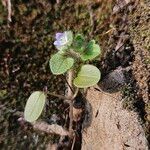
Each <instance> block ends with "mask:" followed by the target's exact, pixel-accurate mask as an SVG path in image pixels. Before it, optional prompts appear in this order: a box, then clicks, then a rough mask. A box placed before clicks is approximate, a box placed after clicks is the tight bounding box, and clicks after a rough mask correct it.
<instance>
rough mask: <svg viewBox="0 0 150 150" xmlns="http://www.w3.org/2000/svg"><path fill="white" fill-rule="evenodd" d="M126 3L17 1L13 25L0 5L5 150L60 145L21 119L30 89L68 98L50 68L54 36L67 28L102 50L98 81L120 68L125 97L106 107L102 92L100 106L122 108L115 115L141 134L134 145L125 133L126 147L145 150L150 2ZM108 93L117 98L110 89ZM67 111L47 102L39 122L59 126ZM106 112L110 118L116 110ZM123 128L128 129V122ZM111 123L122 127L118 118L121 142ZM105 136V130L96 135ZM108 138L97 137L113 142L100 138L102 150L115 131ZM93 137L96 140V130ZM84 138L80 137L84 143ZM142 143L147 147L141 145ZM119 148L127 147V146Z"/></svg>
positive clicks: (1, 139)
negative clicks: (99, 46)
mask: <svg viewBox="0 0 150 150" xmlns="http://www.w3.org/2000/svg"><path fill="white" fill-rule="evenodd" d="M122 2H124V3H122ZM122 2H121V1H117V2H116V3H115V2H113V1H112V0H110V1H107V0H104V1H101V0H94V1H93V2H92V3H90V2H89V1H78V0H76V1H70V0H66V1H64V0H60V1H57V2H56V1H55V0H52V1H48V0H47V1H42V0H32V1H28V0H12V1H11V3H12V22H11V23H9V26H8V22H7V10H6V8H4V7H3V6H2V4H1V2H0V30H1V34H0V51H1V53H0V123H1V126H0V145H1V149H5V150H6V149H21V150H23V149H46V148H47V145H49V142H50V141H53V143H55V142H57V141H58V140H59V137H58V136H56V135H47V134H44V133H39V132H36V131H33V129H32V127H31V126H30V125H29V124H22V123H21V122H19V121H18V118H19V117H20V116H21V115H22V112H23V111H24V106H25V103H26V99H27V98H28V97H29V95H30V94H31V92H33V91H35V90H44V89H48V90H50V91H52V92H53V91H55V92H57V93H60V94H64V93H65V86H64V84H65V80H64V77H62V76H53V75H52V74H51V73H50V69H49V64H48V61H49V58H50V55H51V54H53V53H55V52H56V50H55V47H54V46H53V42H54V35H55V33H56V32H59V31H65V30H72V31H73V32H74V33H83V34H84V35H85V36H86V38H87V39H90V38H94V39H95V40H96V41H97V42H98V43H99V44H100V45H101V49H102V51H103V54H102V55H101V57H100V60H96V61H95V62H94V64H96V65H97V67H99V68H100V70H101V72H102V79H101V81H102V82H101V83H103V82H104V81H106V80H107V77H109V76H108V75H109V73H111V72H113V71H114V70H115V69H117V68H118V67H121V68H123V70H124V73H123V74H124V76H125V82H123V84H121V86H119V87H118V85H117V87H118V89H117V87H116V89H117V91H118V90H119V91H120V93H121V94H119V97H121V102H120V101H119V100H113V99H111V98H110V97H109V98H110V101H109V103H108V104H107V103H106V102H105V101H104V99H105V98H108V97H107V96H106V95H105V94H101V95H103V98H102V99H101V101H102V102H104V103H102V104H106V105H103V106H104V107H105V108H107V107H108V108H109V104H110V102H111V101H112V103H115V104H116V106H118V107H117V108H116V107H115V108H114V107H110V108H112V109H114V110H116V109H117V113H119V112H122V113H125V116H126V117H124V118H125V119H126V120H128V122H129V123H131V127H135V129H137V130H136V131H134V133H135V134H136V133H137V132H139V131H140V132H141V134H140V135H138V138H133V139H135V141H136V142H137V143H138V144H137V145H134V146H133V145H132V144H135V143H136V142H135V141H134V142H133V143H132V142H131V143H127V144H126V142H125V141H126V138H127V137H130V138H132V136H126V134H128V132H127V133H126V134H125V136H126V138H125V136H124V140H123V143H124V146H125V147H128V148H127V149H130V148H129V146H131V145H132V146H133V147H134V148H133V149H140V148H141V149H147V142H146V139H145V137H146V138H147V139H148V140H150V134H149V130H150V126H149V122H150V102H149V97H150V95H149V93H150V85H149V84H150V82H149V81H150V45H149V43H150V39H149V38H150V36H149V35H150V30H149V24H150V16H149V12H150V10H149V8H150V7H149V6H150V2H149V1H148V0H145V1H141V2H138V1H135V2H132V1H122ZM116 8H117V9H116ZM119 84H120V83H119ZM58 85H59V86H58ZM113 85H114V84H113ZM112 87H113V86H108V88H107V90H106V88H104V89H103V90H104V92H108V89H109V90H111V89H112ZM94 92H95V91H92V90H91V91H90V92H89V94H91V95H93V93H94ZM99 93H100V92H99ZM109 94H112V95H113V94H114V93H111V92H110V91H109ZM96 98H98V97H96ZM109 98H108V99H109ZM88 99H89V98H88ZM92 100H93V99H92ZM89 103H90V100H89ZM106 106H107V107H106ZM122 106H123V107H122ZM67 108H68V105H66V104H64V103H63V102H62V100H60V99H57V98H54V97H48V102H47V104H46V108H45V110H44V113H43V114H42V117H41V120H44V121H46V122H47V123H52V122H53V120H54V119H53V117H54V115H55V116H57V119H55V121H56V122H57V123H58V124H60V125H66V124H65V118H66V116H67V114H68V111H67ZM93 109H95V108H93ZM96 110H97V109H96ZM103 110H105V111H103V113H104V114H105V113H107V111H106V109H103ZM64 112H65V113H64ZM94 112H95V110H94ZM108 112H109V113H111V110H109V111H108ZM109 113H108V114H109ZM53 114H54V115H53ZM62 114H63V115H62ZM104 116H105V115H104ZM104 116H103V115H102V114H101V115H100V116H99V117H100V121H103V120H104V119H105V118H103V117H104ZM120 116H121V114H120ZM105 117H108V116H107V115H106V116H105ZM114 118H115V117H114ZM120 118H121V117H120ZM114 120H115V119H114ZM132 120H133V122H132ZM111 121H112V120H111ZM111 123H112V122H111ZM121 123H122V124H123V123H124V120H122V122H121ZM133 123H135V124H133ZM114 124H117V123H116V121H114V122H113V123H112V128H113V130H114V129H116V130H117V132H115V136H114V140H116V139H115V137H117V136H118V129H117V127H116V126H114ZM66 126H67V125H66ZM118 126H119V125H118ZM100 127H102V124H101V126H100ZM121 127H122V130H124V129H125V126H123V125H121ZM126 127H127V126H126ZM87 130H88V128H87ZM106 130H107V128H106ZM122 130H120V131H119V132H122ZM89 131H90V130H89ZM103 131H104V129H103V130H99V132H103ZM128 131H133V129H131V130H128ZM87 133H88V131H87ZM103 133H104V134H100V135H106V134H107V133H108V135H109V134H111V135H110V137H111V138H110V139H109V138H108V137H107V136H102V137H100V138H101V139H102V140H101V139H100V140H99V141H101V142H100V143H99V144H101V146H102V147H104V149H105V148H106V147H105V146H107V144H106V143H105V140H106V139H108V141H109V142H110V143H111V144H113V143H112V141H111V139H113V134H112V133H113V132H112V133H111V131H110V132H108V131H107V132H106V131H105V132H103ZM123 133H124V132H123ZM97 136H99V135H97ZM141 136H142V138H141ZM91 137H93V138H94V137H95V136H94V134H93V133H91ZM105 138H106V139H105ZM118 138H120V136H118ZM138 140H139V141H138ZM140 140H141V141H140ZM81 141H82V140H81V139H80V141H79V142H80V144H81ZM118 142H120V140H118ZM139 142H141V143H142V144H141V145H139ZM120 143H121V144H122V141H121V142H120ZM121 144H120V145H121ZM120 145H119V146H120ZM84 146H85V145H84ZM140 146H141V147H140ZM144 146H145V147H144ZM83 149H84V148H83ZM107 149H110V148H109V147H107ZM120 149H123V148H122V147H121V148H120ZM131 149H132V148H131Z"/></svg>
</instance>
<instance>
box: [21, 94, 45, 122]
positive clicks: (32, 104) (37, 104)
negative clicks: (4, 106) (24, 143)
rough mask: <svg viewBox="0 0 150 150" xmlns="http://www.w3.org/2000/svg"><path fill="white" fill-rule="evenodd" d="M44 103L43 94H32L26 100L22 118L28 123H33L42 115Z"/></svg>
mask: <svg viewBox="0 0 150 150" xmlns="http://www.w3.org/2000/svg"><path fill="white" fill-rule="evenodd" d="M45 101H46V95H45V94H44V92H41V91H36V92H33V93H32V94H31V95H30V97H29V99H28V100H27V103H26V106H25V111H24V117H25V120H27V121H28V122H33V121H35V120H37V119H38V118H39V116H40V115H41V113H42V110H43V108H44V105H45Z"/></svg>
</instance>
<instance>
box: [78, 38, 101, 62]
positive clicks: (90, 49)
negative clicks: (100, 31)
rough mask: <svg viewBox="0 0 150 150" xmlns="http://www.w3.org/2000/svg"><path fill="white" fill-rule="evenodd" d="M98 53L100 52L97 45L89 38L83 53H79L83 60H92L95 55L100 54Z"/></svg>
mask: <svg viewBox="0 0 150 150" xmlns="http://www.w3.org/2000/svg"><path fill="white" fill-rule="evenodd" d="M100 53H101V50H100V47H99V45H98V44H95V41H94V40H91V41H90V42H89V43H88V45H87V47H86V49H85V51H84V53H82V54H81V59H82V60H83V61H86V60H92V59H94V58H95V57H97V56H98V55H100Z"/></svg>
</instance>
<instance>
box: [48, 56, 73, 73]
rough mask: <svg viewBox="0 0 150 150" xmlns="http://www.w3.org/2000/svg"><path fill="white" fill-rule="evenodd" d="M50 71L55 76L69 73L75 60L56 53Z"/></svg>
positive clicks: (51, 60)
mask: <svg viewBox="0 0 150 150" xmlns="http://www.w3.org/2000/svg"><path fill="white" fill-rule="evenodd" d="M49 63H50V69H51V71H52V73H53V74H56V75H59V74H63V73H65V72H66V71H68V70H69V69H70V68H71V67H72V66H73V64H74V59H73V58H71V57H65V56H64V55H63V54H60V53H56V54H55V55H53V56H52V58H51V59H50V62H49Z"/></svg>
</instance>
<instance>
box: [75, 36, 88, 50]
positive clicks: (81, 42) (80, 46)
mask: <svg viewBox="0 0 150 150" xmlns="http://www.w3.org/2000/svg"><path fill="white" fill-rule="evenodd" d="M73 47H74V50H75V51H76V52H79V53H82V52H83V51H84V49H85V39H84V37H83V36H82V35H81V34H77V35H76V37H75V38H74V43H73Z"/></svg>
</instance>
